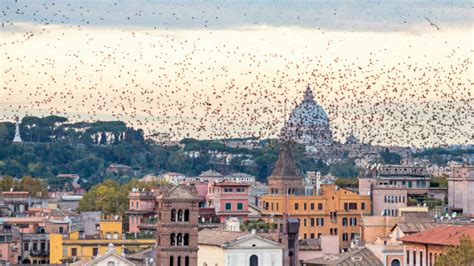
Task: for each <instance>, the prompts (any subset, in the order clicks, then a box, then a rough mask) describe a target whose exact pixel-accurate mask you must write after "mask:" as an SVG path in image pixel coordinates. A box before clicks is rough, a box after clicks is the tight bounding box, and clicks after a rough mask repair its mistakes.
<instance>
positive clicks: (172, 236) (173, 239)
mask: <svg viewBox="0 0 474 266" xmlns="http://www.w3.org/2000/svg"><path fill="white" fill-rule="evenodd" d="M170 246H176V234H175V233H172V234H171V235H170Z"/></svg>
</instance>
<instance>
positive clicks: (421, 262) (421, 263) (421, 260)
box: [420, 251, 423, 266]
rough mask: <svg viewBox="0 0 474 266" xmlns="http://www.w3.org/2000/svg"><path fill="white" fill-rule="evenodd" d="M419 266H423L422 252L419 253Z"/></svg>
mask: <svg viewBox="0 0 474 266" xmlns="http://www.w3.org/2000/svg"><path fill="white" fill-rule="evenodd" d="M420 266H423V251H420Z"/></svg>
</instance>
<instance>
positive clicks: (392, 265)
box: [390, 259, 400, 266]
mask: <svg viewBox="0 0 474 266" xmlns="http://www.w3.org/2000/svg"><path fill="white" fill-rule="evenodd" d="M390 266H400V260H398V259H394V260H392V262H391V263H390Z"/></svg>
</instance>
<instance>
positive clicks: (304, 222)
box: [303, 218, 306, 227]
mask: <svg viewBox="0 0 474 266" xmlns="http://www.w3.org/2000/svg"><path fill="white" fill-rule="evenodd" d="M303 224H304V227H306V218H304V219H303Z"/></svg>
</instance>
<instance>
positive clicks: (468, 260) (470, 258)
mask: <svg viewBox="0 0 474 266" xmlns="http://www.w3.org/2000/svg"><path fill="white" fill-rule="evenodd" d="M473 263H474V240H473V239H472V238H470V237H469V236H462V237H461V239H460V244H459V246H456V247H450V248H448V250H447V252H445V253H443V254H441V255H440V256H439V257H438V258H437V259H436V262H435V265H436V266H451V265H473Z"/></svg>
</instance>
